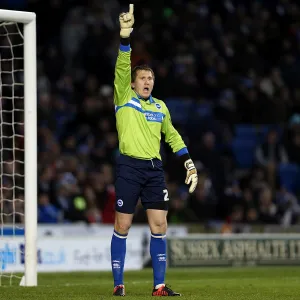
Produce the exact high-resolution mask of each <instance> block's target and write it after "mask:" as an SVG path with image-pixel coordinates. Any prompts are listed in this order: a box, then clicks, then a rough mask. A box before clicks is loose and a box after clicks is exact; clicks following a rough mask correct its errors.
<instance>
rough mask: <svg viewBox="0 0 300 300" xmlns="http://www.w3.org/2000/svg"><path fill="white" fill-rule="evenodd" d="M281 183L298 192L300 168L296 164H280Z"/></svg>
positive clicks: (291, 190)
mask: <svg viewBox="0 0 300 300" xmlns="http://www.w3.org/2000/svg"><path fill="white" fill-rule="evenodd" d="M278 175H279V180H280V185H282V186H284V187H285V188H286V189H287V190H288V191H290V192H296V191H297V189H298V186H299V183H300V180H299V175H300V168H299V166H298V165H296V164H280V165H279V168H278Z"/></svg>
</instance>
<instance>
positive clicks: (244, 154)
mask: <svg viewBox="0 0 300 300" xmlns="http://www.w3.org/2000/svg"><path fill="white" fill-rule="evenodd" d="M255 147H256V142H255V141H253V140H251V139H240V138H235V139H234V140H233V142H232V151H233V154H234V157H235V160H236V162H237V165H238V168H241V169H245V168H250V167H251V166H252V165H253V162H254V151H255Z"/></svg>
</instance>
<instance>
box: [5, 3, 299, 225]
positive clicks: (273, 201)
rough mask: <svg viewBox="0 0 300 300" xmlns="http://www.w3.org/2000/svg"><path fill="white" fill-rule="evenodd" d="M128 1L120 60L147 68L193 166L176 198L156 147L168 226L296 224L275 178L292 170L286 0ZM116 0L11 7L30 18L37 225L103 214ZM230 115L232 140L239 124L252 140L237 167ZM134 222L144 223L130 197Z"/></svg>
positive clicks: (294, 44) (293, 17)
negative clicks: (194, 182)
mask: <svg viewBox="0 0 300 300" xmlns="http://www.w3.org/2000/svg"><path fill="white" fill-rule="evenodd" d="M21 3H22V1H20V2H19V5H21ZM134 3H135V10H136V14H135V15H136V16H137V17H136V26H135V29H134V34H133V37H132V43H131V45H132V50H133V52H132V66H135V65H137V64H144V63H146V64H149V65H150V66H151V67H152V68H153V69H154V72H155V86H154V92H153V95H154V96H155V97H157V98H159V99H162V100H165V101H166V103H167V104H170V111H171V115H172V116H173V115H174V118H173V123H174V125H175V127H176V128H177V129H178V131H179V132H180V133H181V134H182V135H183V137H184V140H185V142H186V144H187V146H188V148H189V151H190V154H191V157H192V158H193V160H194V161H195V162H196V163H197V167H198V170H199V184H198V187H197V189H196V191H195V193H194V194H193V195H189V194H188V192H187V187H186V186H185V185H184V176H185V171H184V168H183V166H182V165H180V164H179V161H178V160H177V158H176V156H175V155H173V154H172V153H171V152H170V149H169V148H168V146H166V145H165V144H164V143H162V157H163V161H164V164H165V170H166V179H167V183H168V189H169V195H170V212H169V216H168V218H169V222H170V223H180V222H195V223H197V222H201V223H203V222H205V223H206V222H209V221H211V220H227V221H228V222H234V223H251V224H260V223H263V224H266V223H267V224H270V223H271V224H284V225H289V224H294V223H297V222H298V220H299V219H298V216H299V214H300V206H299V201H298V192H299V190H298V189H297V183H295V186H289V185H286V184H284V182H283V180H282V177H281V176H280V170H281V168H282V166H284V165H291V164H293V165H294V166H296V167H297V166H298V165H300V60H299V59H300V56H299V54H300V23H299V20H300V5H299V3H298V2H297V1H293V0H257V1H246V0H236V1H234V0H214V1H209V0H198V1H196V0H195V1H184V0H173V1H171V0H170V1H155V3H154V2H152V1H134ZM127 5H128V3H127V1H117V0H109V1H97V0H90V1H77V0H49V1H46V2H45V1H42V0H31V1H29V4H28V6H27V7H22V9H26V10H30V11H35V12H36V13H37V36H38V156H39V158H38V162H39V169H38V187H39V198H38V201H39V204H38V212H39V222H41V223H57V222H76V221H86V222H89V223H93V222H99V223H112V222H113V216H114V201H115V194H114V165H115V159H116V157H117V156H118V139H117V134H116V130H115V116H114V104H113V79H114V64H115V60H116V56H117V53H118V47H119V24H118V15H119V13H120V12H121V11H122V9H123V8H125V7H126V8H127ZM10 8H18V6H16V7H10ZM178 102H179V103H180V104H179V105H178V106H176V103H178ZM187 103H188V104H189V105H188V107H189V110H181V109H180V107H181V105H182V104H187ZM240 124H243V125H245V126H244V128H246V129H245V130H244V131H241V132H242V133H241V134H242V139H241V140H242V144H243V145H245V144H247V143H248V142H249V138H248V136H247V134H249V132H250V131H251V132H252V133H253V134H252V135H251V139H252V140H255V144H254V146H253V144H252V148H251V149H252V154H253V160H252V161H250V163H249V162H247V163H246V164H245V165H244V164H243V163H241V161H240V160H239V159H238V155H241V154H242V155H243V153H241V151H242V152H243V148H241V149H242V150H240V152H239V151H237V150H236V148H234V147H233V146H232V145H234V143H235V141H236V136H237V128H242V127H239V126H240ZM243 132H244V133H243ZM254 135H255V138H253V136H254ZM256 136H259V138H257V139H256ZM249 137H250V134H249ZM243 145H242V147H244V146H243ZM294 174H295V173H294ZM294 177H295V176H294ZM294 177H293V178H294ZM135 221H136V222H145V214H144V213H143V210H142V207H141V206H140V205H138V207H137V212H136V215H135Z"/></svg>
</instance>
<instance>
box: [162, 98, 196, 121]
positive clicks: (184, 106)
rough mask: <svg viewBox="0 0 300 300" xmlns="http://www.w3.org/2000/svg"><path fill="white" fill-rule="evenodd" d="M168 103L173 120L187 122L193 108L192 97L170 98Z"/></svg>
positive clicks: (167, 100)
mask: <svg viewBox="0 0 300 300" xmlns="http://www.w3.org/2000/svg"><path fill="white" fill-rule="evenodd" d="M166 104H167V106H168V109H169V111H170V114H171V116H172V121H173V122H174V123H177V124H186V123H187V122H188V120H189V114H190V112H191V109H192V105H193V101H192V100H190V99H181V98H168V99H166Z"/></svg>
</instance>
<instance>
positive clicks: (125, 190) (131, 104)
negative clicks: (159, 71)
mask: <svg viewBox="0 0 300 300" xmlns="http://www.w3.org/2000/svg"><path fill="white" fill-rule="evenodd" d="M133 24H134V15H133V4H130V6H129V12H128V13H122V14H121V15H120V26H121V30H120V36H121V43H120V48H119V53H118V58H117V62H116V67H115V81H114V102H115V111H116V123H117V124H116V125H117V131H118V137H119V149H120V157H119V158H118V162H117V178H116V216H115V224H114V233H113V236H112V240H111V265H112V273H113V277H114V292H113V294H114V295H116V296H125V286H124V282H123V271H124V262H125V253H126V238H127V235H128V231H129V228H130V226H131V223H132V219H133V214H134V211H135V207H136V204H137V201H138V199H139V198H141V201H142V205H143V207H144V209H145V210H146V214H147V218H148V223H149V226H150V230H151V241H150V254H151V258H152V267H153V277H154V285H153V291H152V295H153V296H180V294H179V293H176V292H174V291H172V290H171V289H170V288H169V287H167V286H166V285H165V273H166V231H167V211H168V201H169V197H168V190H167V188H166V182H165V179H164V172H163V167H162V161H161V157H160V154H159V153H160V140H161V133H164V135H165V140H166V142H167V143H168V144H169V145H170V147H171V148H172V150H173V152H174V153H176V154H177V155H178V156H179V158H180V159H181V160H182V163H183V165H184V167H185V169H186V173H187V175H186V181H185V183H186V184H188V185H190V186H189V192H190V193H192V192H193V191H194V190H195V188H196V185H197V182H198V176H197V170H196V168H195V166H194V163H193V161H192V160H191V158H190V157H189V154H188V150H187V148H186V146H185V144H184V142H183V140H182V138H181V136H180V135H179V133H178V132H177V131H176V129H175V128H174V127H173V125H172V122H171V118H170V114H169V111H168V108H167V107H166V105H165V103H164V102H163V101H161V100H158V99H156V98H154V97H152V95H151V92H152V89H153V85H154V73H153V71H152V69H151V68H149V67H148V66H138V67H135V68H134V69H133V70H132V72H131V62H130V53H131V48H130V34H131V32H132V30H133Z"/></svg>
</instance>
